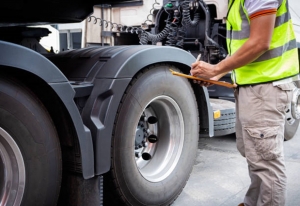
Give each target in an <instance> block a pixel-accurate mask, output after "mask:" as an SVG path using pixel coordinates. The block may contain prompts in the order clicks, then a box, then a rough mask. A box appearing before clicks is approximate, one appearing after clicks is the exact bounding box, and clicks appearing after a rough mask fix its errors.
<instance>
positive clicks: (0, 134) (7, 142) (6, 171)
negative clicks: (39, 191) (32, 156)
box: [0, 127, 26, 206]
mask: <svg viewBox="0 0 300 206" xmlns="http://www.w3.org/2000/svg"><path fill="white" fill-rule="evenodd" d="M25 178H26V177H25V164H24V159H23V156H22V153H21V151H20V149H19V147H18V145H17V143H16V142H15V141H14V139H13V138H12V137H11V136H10V134H8V133H7V132H6V131H5V130H4V129H3V128H1V127H0V205H1V206H4V205H20V204H21V202H22V198H23V194H24V188H25Z"/></svg>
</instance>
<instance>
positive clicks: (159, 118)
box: [134, 96, 184, 182]
mask: <svg viewBox="0 0 300 206" xmlns="http://www.w3.org/2000/svg"><path fill="white" fill-rule="evenodd" d="M183 142H184V122H183V116H182V113H181V110H180V108H179V106H178V104H177V103H176V102H175V101H174V100H173V99H172V98H170V97H168V96H158V97H156V98H154V99H152V100H151V101H150V102H149V103H148V105H147V106H146V107H145V109H144V111H143V114H141V118H140V120H139V123H138V125H137V128H136V136H135V151H134V152H135V158H136V164H137V167H138V169H139V171H140V173H141V175H142V176H143V177H144V178H145V179H147V180H148V181H151V182H159V181H161V180H163V179H165V178H166V177H168V176H169V174H170V173H171V172H172V171H173V170H174V168H175V166H176V165H177V163H178V161H179V157H180V155H181V152H182V148H183Z"/></svg>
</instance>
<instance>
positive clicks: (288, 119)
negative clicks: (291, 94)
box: [284, 81, 300, 141]
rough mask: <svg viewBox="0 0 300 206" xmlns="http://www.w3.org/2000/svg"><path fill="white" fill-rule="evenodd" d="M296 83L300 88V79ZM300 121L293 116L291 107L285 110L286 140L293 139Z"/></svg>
mask: <svg viewBox="0 0 300 206" xmlns="http://www.w3.org/2000/svg"><path fill="white" fill-rule="evenodd" d="M295 84H296V86H297V87H298V88H300V81H296V82H295ZM299 122H300V120H299V119H294V118H293V116H292V110H291V108H288V109H287V110H286V111H285V127H284V140H285V141H288V140H291V139H292V138H293V137H294V136H295V134H296V132H297V130H298V127H299Z"/></svg>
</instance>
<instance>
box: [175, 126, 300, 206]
mask: <svg viewBox="0 0 300 206" xmlns="http://www.w3.org/2000/svg"><path fill="white" fill-rule="evenodd" d="M284 149H285V161H286V169H287V176H288V185H287V201H286V206H298V205H300V175H299V173H300V129H298V131H297V133H296V135H295V137H294V138H293V139H291V140H290V141H286V142H285V143H284ZM249 184H250V179H249V176H248V169H247V163H246V160H245V159H244V158H243V157H242V156H241V155H240V154H239V152H238V151H237V149H236V145H235V135H228V136H223V137H213V138H200V141H199V147H198V155H197V159H196V163H195V166H194V168H193V171H192V173H191V176H190V179H189V181H188V182H187V185H186V186H185V188H184V189H183V192H182V193H181V194H180V196H179V197H178V198H177V200H176V201H175V202H174V203H173V204H172V206H184V205H187V206H237V205H238V204H240V203H241V202H243V198H244V195H245V193H246V191H247V189H248V186H249Z"/></svg>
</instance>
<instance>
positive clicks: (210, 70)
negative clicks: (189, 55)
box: [190, 61, 218, 79]
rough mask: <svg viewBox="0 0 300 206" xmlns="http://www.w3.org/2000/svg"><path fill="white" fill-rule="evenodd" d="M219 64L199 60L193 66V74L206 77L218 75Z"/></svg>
mask: <svg viewBox="0 0 300 206" xmlns="http://www.w3.org/2000/svg"><path fill="white" fill-rule="evenodd" d="M216 67H217V66H216V65H212V64H209V63H206V62H204V61H197V62H195V63H193V64H192V66H191V71H190V73H191V75H192V76H195V77H202V78H206V79H210V78H213V77H215V76H217V74H218V73H217V68H216Z"/></svg>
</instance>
